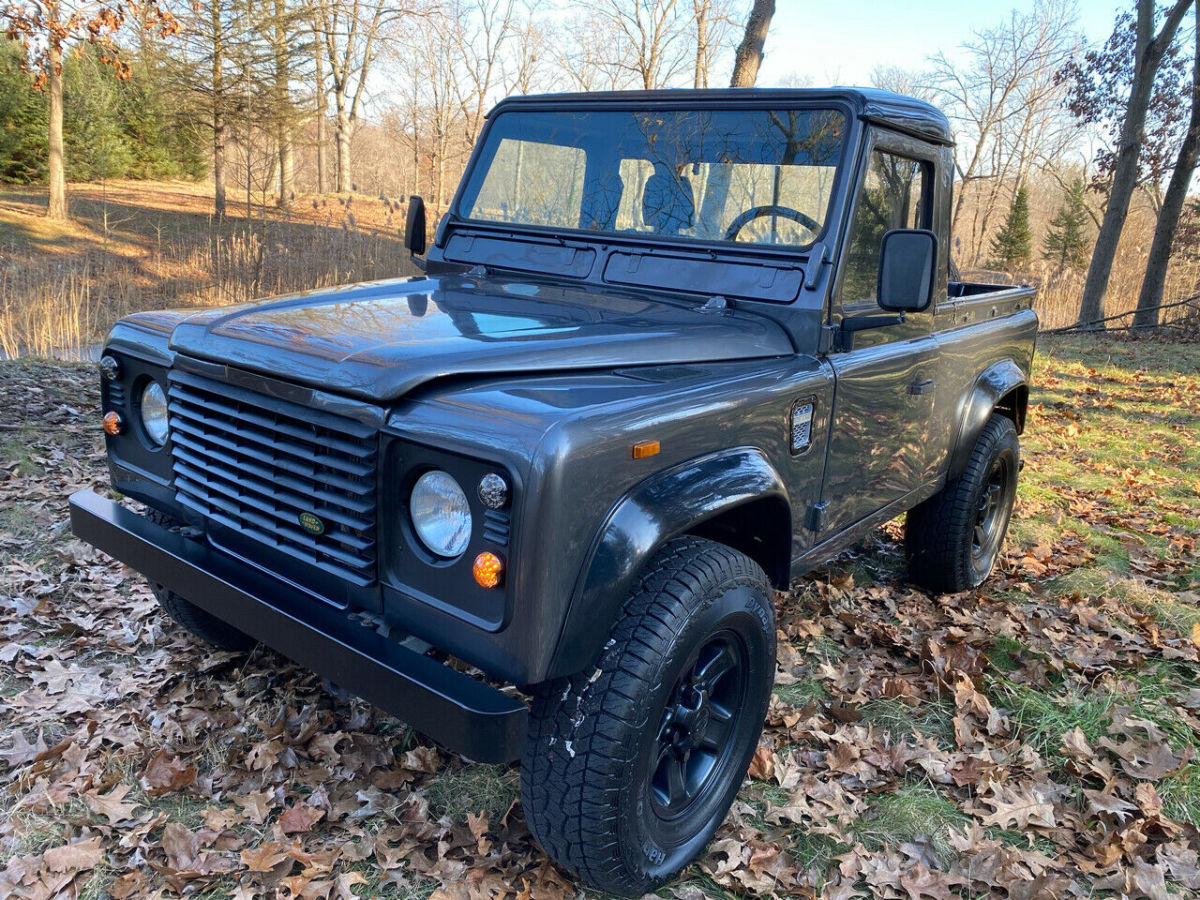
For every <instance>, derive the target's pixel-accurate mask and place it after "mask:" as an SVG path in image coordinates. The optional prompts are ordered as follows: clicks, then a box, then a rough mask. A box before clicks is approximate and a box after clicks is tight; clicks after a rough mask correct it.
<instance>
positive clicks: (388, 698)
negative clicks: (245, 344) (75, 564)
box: [71, 491, 529, 763]
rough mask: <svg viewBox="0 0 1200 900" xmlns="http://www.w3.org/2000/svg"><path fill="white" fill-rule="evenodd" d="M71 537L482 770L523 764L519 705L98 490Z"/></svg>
mask: <svg viewBox="0 0 1200 900" xmlns="http://www.w3.org/2000/svg"><path fill="white" fill-rule="evenodd" d="M71 530H72V531H74V533H75V535H76V536H77V537H79V538H80V539H81V540H84V541H86V542H88V543H89V544H92V545H93V546H95V547H96V548H97V549H99V550H103V551H104V552H105V553H107V554H108V555H109V556H112V557H114V558H115V559H118V560H120V561H121V562H123V563H125V564H126V565H128V566H130V567H131V568H133V569H136V570H137V571H139V572H141V573H142V574H143V575H145V576H146V577H147V578H149V579H150V580H151V581H156V582H158V583H160V584H162V585H165V586H166V587H167V588H169V589H171V590H173V591H175V592H176V593H178V594H180V595H181V596H183V597H185V598H186V599H188V600H189V601H191V602H192V603H194V604H196V605H197V606H199V607H201V608H202V609H204V610H206V611H207V612H209V613H211V614H212V615H214V616H216V617H217V618H219V619H222V620H224V621H226V622H228V623H230V624H231V625H233V626H234V627H236V628H238V629H239V630H241V631H243V632H245V633H246V634H248V635H250V636H251V637H252V638H254V639H255V640H257V641H261V642H262V643H264V644H266V645H267V646H268V647H271V648H273V649H275V650H277V651H279V652H280V653H282V654H283V655H284V656H287V657H289V658H291V659H293V660H295V661H296V662H297V663H299V664H300V665H302V666H305V667H306V668H309V669H312V670H313V671H314V672H316V673H318V674H319V675H322V676H323V677H325V678H328V679H329V680H330V681H332V682H334V683H335V684H337V685H338V686H339V687H342V688H345V689H346V690H348V691H351V692H352V693H355V694H357V695H359V696H360V697H363V698H364V699H366V700H369V701H370V702H371V703H373V704H375V705H376V706H378V707H379V708H380V709H382V710H384V711H386V712H389V713H391V714H392V715H394V716H396V717H397V718H399V719H402V720H403V721H405V722H407V723H408V724H410V725H411V726H412V727H413V728H415V729H416V730H417V731H420V732H422V733H424V734H427V735H428V736H429V737H431V738H433V739H434V740H435V741H437V742H439V743H441V744H443V745H445V746H446V747H448V748H449V749H451V750H454V751H456V752H458V753H461V754H463V755H464V756H466V757H468V758H470V759H473V760H476V761H478V762H488V763H505V762H511V761H513V760H515V759H519V758H520V756H521V751H522V749H523V746H524V743H525V728H526V723H527V721H528V718H529V710H528V708H527V707H526V706H525V704H524V703H522V702H521V701H519V700H517V699H515V698H513V697H509V696H508V695H506V694H503V693H501V692H500V691H498V690H496V689H495V688H492V687H489V686H488V685H486V684H484V683H482V682H480V681H476V680H475V679H474V678H471V677H469V676H467V675H464V674H462V673H461V672H458V671H455V670H454V669H451V668H449V667H448V666H444V665H442V664H441V663H438V662H436V661H435V660H432V659H430V658H429V657H427V656H423V655H421V654H419V653H416V652H414V651H413V650H410V649H408V648H406V647H402V646H400V645H399V644H398V643H396V642H395V641H393V640H390V639H389V638H386V637H384V636H383V635H381V634H379V633H378V632H376V631H374V630H372V629H370V628H366V627H364V626H362V625H360V624H359V623H358V622H356V621H354V620H352V619H351V618H350V616H349V615H348V614H347V613H346V612H345V611H342V610H338V609H335V608H333V607H330V606H327V605H326V604H323V603H321V602H320V601H319V600H316V599H315V598H313V597H311V596H309V595H307V594H305V593H303V592H301V591H299V590H297V589H296V588H294V587H292V586H291V585H288V584H286V583H285V582H282V581H280V580H278V579H276V578H272V577H271V576H270V575H268V574H266V573H263V572H260V571H258V570H256V569H254V568H252V567H250V566H246V565H244V564H241V563H239V562H238V561H237V560H235V559H233V558H231V557H229V556H227V555H225V554H223V553H220V552H219V551H215V550H213V549H212V548H210V547H208V546H207V545H205V544H203V543H201V542H199V541H195V540H192V539H190V538H187V537H184V536H183V535H181V534H178V533H176V532H173V531H170V530H168V529H166V528H163V527H162V526H160V525H157V524H155V523H153V522H151V521H150V520H149V519H147V518H145V517H144V516H139V515H137V514H136V513H134V512H132V511H131V510H128V509H126V508H125V507H123V506H120V505H118V504H116V503H113V502H112V501H111V500H106V499H104V498H103V497H101V496H99V495H98V494H95V493H93V492H92V491H80V492H78V493H76V494H73V495H72V496H71Z"/></svg>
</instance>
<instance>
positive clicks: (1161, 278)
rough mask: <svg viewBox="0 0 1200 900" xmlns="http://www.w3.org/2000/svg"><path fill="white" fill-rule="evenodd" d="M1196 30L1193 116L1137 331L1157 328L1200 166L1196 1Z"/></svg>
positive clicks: (1161, 218)
mask: <svg viewBox="0 0 1200 900" xmlns="http://www.w3.org/2000/svg"><path fill="white" fill-rule="evenodd" d="M1195 11H1196V27H1195V28H1194V29H1193V40H1194V41H1195V52H1194V54H1193V57H1192V90H1191V101H1192V112H1191V115H1190V117H1189V118H1188V129H1187V133H1186V134H1185V135H1184V138H1183V141H1182V143H1181V144H1180V145H1179V155H1178V156H1177V157H1176V159H1175V167H1174V168H1173V169H1172V170H1171V180H1170V181H1169V182H1168V184H1167V192H1166V194H1165V195H1163V203H1162V208H1161V209H1160V210H1159V212H1158V222H1157V223H1155V226H1154V241H1153V242H1152V243H1151V245H1150V255H1149V256H1148V257H1147V259H1146V277H1145V279H1143V281H1142V290H1141V293H1139V294H1138V302H1137V311H1136V312H1135V313H1134V315H1133V327H1134V328H1136V329H1149V328H1155V327H1157V325H1158V316H1159V307H1160V306H1161V305H1162V302H1163V289H1164V287H1165V286H1166V281H1167V265H1168V264H1169V263H1170V261H1171V249H1172V246H1173V245H1174V243H1175V233H1176V231H1177V229H1178V228H1179V218H1180V216H1181V215H1182V213H1183V206H1184V203H1185V201H1186V200H1187V193H1188V188H1189V186H1190V185H1191V183H1192V175H1193V173H1194V172H1195V171H1196V165H1197V162H1200V0H1196V3H1195Z"/></svg>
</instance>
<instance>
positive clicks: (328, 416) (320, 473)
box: [168, 372, 378, 587]
mask: <svg viewBox="0 0 1200 900" xmlns="http://www.w3.org/2000/svg"><path fill="white" fill-rule="evenodd" d="M168 403H169V406H170V422H171V444H172V451H173V457H174V459H173V464H174V472H175V491H176V497H177V499H178V500H179V502H180V503H182V504H184V505H185V506H187V507H188V508H189V509H192V510H195V511H196V512H198V513H200V514H201V515H203V516H204V517H206V518H207V519H209V520H210V521H212V522H215V523H218V524H220V525H223V526H226V527H228V528H230V529H233V530H234V531H236V532H237V533H238V534H239V535H241V536H243V537H245V538H249V539H251V540H253V541H256V542H258V543H260V544H263V545H265V546H267V547H270V548H272V549H273V550H275V551H278V552H280V553H283V554H286V555H287V556H290V557H292V558H294V559H299V560H302V561H304V562H306V563H309V564H311V565H314V566H317V567H319V568H321V569H323V570H324V571H326V572H330V573H332V574H335V575H337V576H338V577H341V578H345V579H347V580H348V581H350V582H351V583H353V584H356V585H359V586H363V587H366V586H369V585H371V584H374V583H375V578H376V566H377V557H378V548H377V546H376V533H377V511H376V498H375V491H376V483H375V482H376V468H377V465H378V460H377V441H378V438H377V435H376V432H375V430H374V429H373V428H372V427H370V426H368V425H365V424H363V423H360V422H356V421H354V420H352V419H346V418H344V417H342V416H337V415H334V414H332V413H329V412H326V411H324V410H310V409H308V408H307V407H304V406H300V405H298V404H295V403H291V402H289V401H285V400H280V399H277V398H275V397H268V396H265V395H261V394H256V393H253V392H251V391H248V390H246V389H244V388H240V387H236V386H233V385H227V384H223V383H221V382H218V381H213V380H210V379H207V378H202V377H200V376H196V375H190V374H187V373H183V372H174V373H172V375H171V379H170V389H169V391H168ZM304 514H311V515H313V516H316V517H317V518H319V519H320V520H321V524H322V525H323V527H324V530H323V531H321V533H319V534H312V533H311V532H309V531H307V530H305V529H304V528H302V527H301V518H302V516H304ZM243 552H245V551H243Z"/></svg>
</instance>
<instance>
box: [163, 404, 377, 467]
mask: <svg viewBox="0 0 1200 900" xmlns="http://www.w3.org/2000/svg"><path fill="white" fill-rule="evenodd" d="M174 414H175V416H176V417H179V422H180V427H181V428H182V430H183V431H184V432H185V433H187V434H191V435H194V436H196V437H203V438H207V439H209V440H212V441H214V442H216V443H220V441H219V440H218V436H220V437H224V438H225V439H226V440H228V436H229V435H231V434H232V435H234V436H236V438H238V439H241V440H247V441H253V442H254V443H255V444H257V445H258V446H260V447H265V448H266V449H267V450H269V451H273V452H277V453H286V454H288V455H289V456H292V457H295V458H296V459H302V460H312V462H313V463H314V464H315V465H318V466H329V467H330V468H333V469H337V470H338V471H339V472H342V473H344V474H346V475H353V476H356V477H358V478H361V477H363V476H364V475H368V474H370V473H371V471H373V467H372V466H368V465H362V464H360V463H356V462H355V461H354V460H350V459H346V458H345V457H343V456H339V455H336V454H333V453H328V452H324V451H321V452H318V451H316V450H315V449H313V448H314V446H315V443H316V439H314V442H313V443H312V444H309V445H305V444H300V443H296V442H295V441H279V440H273V439H272V438H271V436H270V434H269V433H268V432H264V431H260V430H258V429H256V428H239V427H238V424H237V423H236V422H232V421H223V420H220V419H214V418H212V417H211V416H206V415H204V414H203V413H194V412H192V413H183V412H182V411H180V410H176V411H175V413H174ZM184 415H186V416H187V418H186V419H184V418H182V416H184ZM228 446H229V447H230V448H231V449H235V450H236V449H238V446H237V444H236V443H232V444H229V445H228Z"/></svg>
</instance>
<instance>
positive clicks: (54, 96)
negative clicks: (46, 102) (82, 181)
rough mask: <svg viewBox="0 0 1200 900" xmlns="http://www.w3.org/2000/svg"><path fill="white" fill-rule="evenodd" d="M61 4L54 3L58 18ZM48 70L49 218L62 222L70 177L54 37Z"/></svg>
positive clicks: (59, 61)
mask: <svg viewBox="0 0 1200 900" xmlns="http://www.w3.org/2000/svg"><path fill="white" fill-rule="evenodd" d="M57 7H58V4H53V5H52V7H51V8H52V9H54V13H52V14H51V15H52V16H53V17H54V18H55V19H57ZM47 68H48V71H47V72H46V90H47V93H48V94H49V99H50V134H49V138H50V202H49V204H48V205H47V207H46V217H47V218H49V219H56V220H58V221H62V220H64V219H66V217H67V180H66V176H65V175H64V174H63V85H62V48H61V47H60V46H59V45H58V43H57V42H56V40H55V39H52V40H51V42H50V48H49V52H48V59H47Z"/></svg>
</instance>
